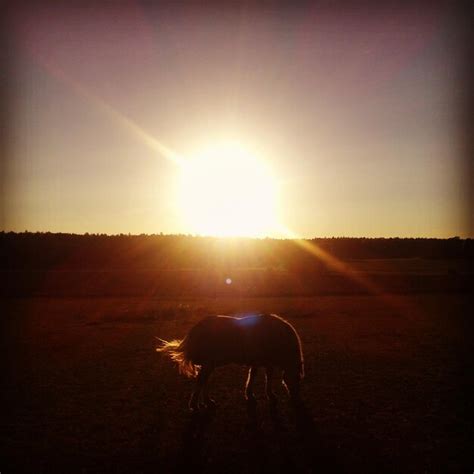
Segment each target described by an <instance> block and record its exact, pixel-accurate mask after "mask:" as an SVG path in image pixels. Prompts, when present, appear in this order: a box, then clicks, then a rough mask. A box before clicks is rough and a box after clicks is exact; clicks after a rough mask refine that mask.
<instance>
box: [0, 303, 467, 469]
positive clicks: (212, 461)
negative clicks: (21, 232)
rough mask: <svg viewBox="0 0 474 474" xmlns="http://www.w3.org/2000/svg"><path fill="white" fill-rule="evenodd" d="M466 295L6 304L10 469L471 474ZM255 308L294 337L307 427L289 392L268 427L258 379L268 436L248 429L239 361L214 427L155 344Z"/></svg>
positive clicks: (223, 378) (230, 370)
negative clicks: (309, 419)
mask: <svg viewBox="0 0 474 474" xmlns="http://www.w3.org/2000/svg"><path fill="white" fill-rule="evenodd" d="M468 298H469V296H468V295H467V294H429V295H427V294H425V295H405V296H401V295H386V296H367V295H349V296H341V295H339V296H334V295H333V296H316V297H294V298H235V297H219V298H198V299H183V298H181V299H168V300H167V299H156V298H18V299H14V298H13V299H6V300H4V302H3V303H2V333H1V334H2V337H3V338H4V340H3V341H2V346H1V347H2V349H1V350H2V354H1V356H2V361H3V363H4V365H5V367H4V372H3V373H4V375H6V384H5V389H4V390H3V393H2V397H3V398H4V399H3V403H2V406H3V408H4V416H3V417H2V418H3V420H2V424H3V429H2V436H3V439H2V456H1V464H2V465H1V466H0V470H1V471H2V472H20V471H28V472H52V471H56V472H176V471H178V470H182V469H183V468H187V467H191V466H192V467H193V471H194V472H195V471H200V470H202V471H203V472H212V473H222V472H226V473H232V472H236V473H237V472H239V473H240V472H243V473H247V472H279V471H288V470H290V471H291V472H328V471H334V472H439V471H442V472H447V471H449V472H461V471H464V472H466V471H469V472H470V471H472V466H473V459H472V454H471V451H470V447H471V446H470V444H469V441H468V439H469V436H468V435H469V432H470V430H471V431H472V427H471V424H470V420H469V419H468V417H467V415H466V412H467V407H466V405H467V402H468V398H469V397H468V394H469V393H470V389H471V386H470V384H471V374H472V362H471V359H470V356H471V352H470V348H471V333H470V331H469V330H468V329H469V326H470V315H469V305H470V300H469V299H468ZM250 311H260V312H267V311H268V312H275V313H278V314H280V315H282V316H283V317H285V318H287V319H288V320H289V321H291V322H292V323H293V324H294V326H295V327H296V329H297V330H298V331H299V333H300V335H301V338H302V342H303V349H304V354H305V358H306V379H305V381H304V397H305V400H306V402H307V405H308V408H309V410H310V411H311V413H312V415H313V420H314V423H313V424H312V425H311V424H308V426H306V427H304V428H297V426H296V425H295V422H294V420H293V418H292V414H291V410H290V409H289V407H288V403H287V399H286V396H285V393H284V391H283V389H282V388H279V390H278V395H279V399H280V404H279V407H280V414H279V417H278V418H274V417H271V416H270V413H269V411H268V408H267V406H266V403H265V400H264V399H263V392H262V390H261V388H262V387H261V383H260V384H259V385H258V386H257V393H259V394H260V400H259V414H260V426H259V428H258V429H257V430H254V429H252V428H251V427H249V425H248V422H247V417H246V411H245V404H244V401H243V383H244V379H245V369H244V368H241V367H235V366H229V367H225V368H221V369H219V370H217V371H216V373H215V374H214V376H213V378H212V380H211V384H212V393H213V396H214V398H215V399H216V400H217V402H218V403H219V408H218V409H217V411H216V412H215V414H214V415H213V416H212V417H209V418H205V417H203V418H199V419H192V418H191V417H190V415H189V414H188V413H187V398H188V395H189V393H190V391H191V387H192V381H190V380H187V379H185V378H183V377H182V376H180V375H179V374H178V373H177V372H176V371H175V369H174V367H173V366H172V364H171V363H170V362H169V361H168V360H166V359H164V358H162V357H161V356H160V355H159V354H157V353H156V352H155V351H154V347H155V343H156V340H155V339H154V337H155V336H158V337H162V338H165V339H168V338H175V337H182V336H183V335H184V334H185V332H186V331H187V329H188V328H190V327H191V326H192V324H193V323H194V322H196V321H197V320H199V319H200V318H201V317H203V316H205V315H207V314H209V313H224V314H230V313H240V312H242V313H245V312H250ZM261 379H263V374H262V376H261V377H260V378H259V381H260V382H261Z"/></svg>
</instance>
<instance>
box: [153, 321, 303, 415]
mask: <svg viewBox="0 0 474 474" xmlns="http://www.w3.org/2000/svg"><path fill="white" fill-rule="evenodd" d="M160 341H161V343H162V344H161V346H160V347H158V348H157V349H156V350H157V351H158V352H163V353H165V354H167V355H168V356H169V357H170V358H171V359H172V360H174V361H175V362H177V363H178V366H179V370H180V372H181V373H183V374H185V375H186V376H188V377H196V386H195V389H194V391H193V393H192V395H191V398H190V400H189V408H190V410H192V411H194V410H197V409H199V408H200V407H201V406H202V404H201V400H202V402H203V405H204V407H213V406H215V402H214V400H212V399H211V398H210V397H209V390H208V380H209V376H210V375H211V373H212V371H213V370H214V369H215V368H216V367H219V366H223V365H227V364H241V365H246V366H248V367H249V372H248V377H247V382H246V385H245V397H246V399H247V402H248V403H249V405H255V395H254V392H253V384H254V380H255V376H256V374H257V369H258V367H265V369H266V383H265V391H266V395H267V397H268V399H269V400H270V402H272V403H275V401H276V398H275V394H274V393H273V391H272V378H273V373H274V369H280V373H282V382H283V384H284V385H285V386H286V388H287V390H288V392H289V394H290V398H291V400H292V402H293V404H294V406H295V408H298V407H299V406H301V398H300V381H301V379H302V378H303V377H304V364H303V353H302V350H301V341H300V338H299V336H298V333H297V332H296V330H295V328H294V327H293V326H292V325H291V324H290V323H289V322H288V321H285V320H284V319H283V318H281V317H279V316H277V315H275V314H259V315H252V316H245V317H241V318H239V317H232V316H208V317H206V318H204V319H203V320H201V321H199V322H198V323H197V324H196V325H195V326H194V327H192V328H191V330H190V331H189V332H188V334H187V335H186V337H185V338H184V339H182V340H173V341H165V340H163V339H160Z"/></svg>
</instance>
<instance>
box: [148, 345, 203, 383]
mask: <svg viewBox="0 0 474 474" xmlns="http://www.w3.org/2000/svg"><path fill="white" fill-rule="evenodd" d="M157 339H158V340H159V341H160V342H161V345H160V346H158V347H157V348H156V351H157V352H163V353H165V354H166V355H167V356H168V357H169V358H170V359H171V360H173V361H175V362H176V363H177V364H178V369H179V372H180V373H181V374H184V375H186V376H187V377H196V376H197V374H198V373H199V366H197V365H196V364H194V363H193V362H192V361H191V360H190V359H189V357H188V354H187V352H188V351H187V346H188V340H187V338H186V337H185V338H184V339H182V340H179V339H174V340H172V341H165V340H164V339H160V338H157Z"/></svg>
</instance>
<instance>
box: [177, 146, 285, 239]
mask: <svg viewBox="0 0 474 474" xmlns="http://www.w3.org/2000/svg"><path fill="white" fill-rule="evenodd" d="M277 191H278V189H277V182H276V180H275V178H274V176H273V174H272V171H271V169H270V167H269V166H268V164H267V163H266V162H265V161H264V160H263V159H262V158H260V157H257V156H256V155H255V154H254V153H251V152H250V151H249V150H247V149H246V148H245V147H244V146H242V145H241V144H239V143H236V142H221V143H218V144H215V145H213V146H211V147H208V148H206V149H205V150H203V151H202V152H200V153H197V154H196V155H194V156H191V157H189V159H188V160H187V163H186V164H185V165H184V166H182V167H181V174H180V179H179V184H178V203H179V209H180V212H181V215H182V218H183V220H184V221H185V224H186V226H187V228H189V229H190V230H191V232H193V233H196V234H201V235H216V236H245V237H262V236H265V235H269V234H271V233H272V232H274V231H275V229H277V228H278V217H277V207H278V206H277V194H278V193H277Z"/></svg>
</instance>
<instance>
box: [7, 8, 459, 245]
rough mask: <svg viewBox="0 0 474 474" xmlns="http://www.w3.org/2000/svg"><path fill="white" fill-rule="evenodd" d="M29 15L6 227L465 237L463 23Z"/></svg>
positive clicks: (402, 15) (419, 17) (244, 11)
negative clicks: (461, 130) (460, 35)
mask: <svg viewBox="0 0 474 474" xmlns="http://www.w3.org/2000/svg"><path fill="white" fill-rule="evenodd" d="M32 5H33V4H32ZM32 5H31V6H27V7H26V6H25V7H23V8H15V9H12V10H11V12H10V14H11V17H10V19H9V25H10V28H9V29H8V40H9V44H10V48H11V53H12V54H11V58H12V62H11V64H10V69H9V71H10V73H9V90H8V92H9V109H8V110H9V119H10V128H9V135H8V145H9V146H8V150H9V156H8V158H7V159H6V162H5V164H6V166H5V169H6V175H5V176H6V179H5V182H6V189H5V193H4V194H5V196H4V206H5V217H4V222H3V228H4V230H15V231H23V230H25V229H28V230H30V231H37V230H39V231H52V232H75V233H85V232H90V233H92V232H100V233H102V232H104V233H129V232H130V233H159V232H163V233H186V234H188V233H189V234H194V233H200V234H215V235H234V234H236V235H255V236H265V235H268V236H276V237H282V236H289V235H291V236H293V235H298V236H302V237H315V236H318V237H324V236H368V237H377V236H379V237H390V236H400V237H411V236H419V237H450V236H455V235H460V236H463V237H466V236H467V234H468V229H467V224H466V206H465V204H466V203H465V199H466V196H465V186H466V184H465V182H464V181H463V156H462V150H461V139H460V133H459V127H460V120H461V118H460V110H461V100H462V88H463V81H462V77H461V73H460V70H461V67H460V64H461V61H462V47H461V45H460V43H459V39H458V36H457V34H456V33H457V32H456V23H455V22H454V21H453V18H452V16H451V15H450V12H449V11H448V10H446V9H441V8H432V9H426V8H421V7H419V6H418V7H417V6H411V7H402V6H396V7H395V6H392V7H391V8H388V7H384V8H381V7H378V8H377V7H376V8H373V7H371V8H368V7H366V8H362V7H361V8H357V9H356V8H352V9H348V8H335V7H330V6H325V5H326V3H320V2H314V3H311V2H309V3H308V4H307V6H303V4H300V5H299V6H298V7H294V8H285V7H282V6H278V4H270V5H272V6H267V7H265V8H264V7H261V8H255V7H244V6H242V5H239V6H235V7H234V8H227V7H225V8H224V7H222V6H221V7H219V6H218V5H219V4H218V3H216V4H215V5H214V6H207V7H203V6H201V7H197V6H188V7H179V8H178V7H173V6H161V7H159V8H157V7H151V6H150V4H146V3H143V2H133V1H131V2H123V3H120V4H118V3H116V4H114V3H109V4H104V5H102V6H100V4H99V3H97V4H90V6H88V7H87V6H84V5H83V6H70V5H69V4H68V5H69V6H54V7H53V6H51V5H49V6H48V5H43V6H42V7H41V6H37V7H34V6H32ZM328 5H330V4H328ZM394 5H397V4H396V3H394ZM226 160H227V161H226ZM226 173H227V175H226ZM211 208H212V212H211V211H210V209H211Z"/></svg>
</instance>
